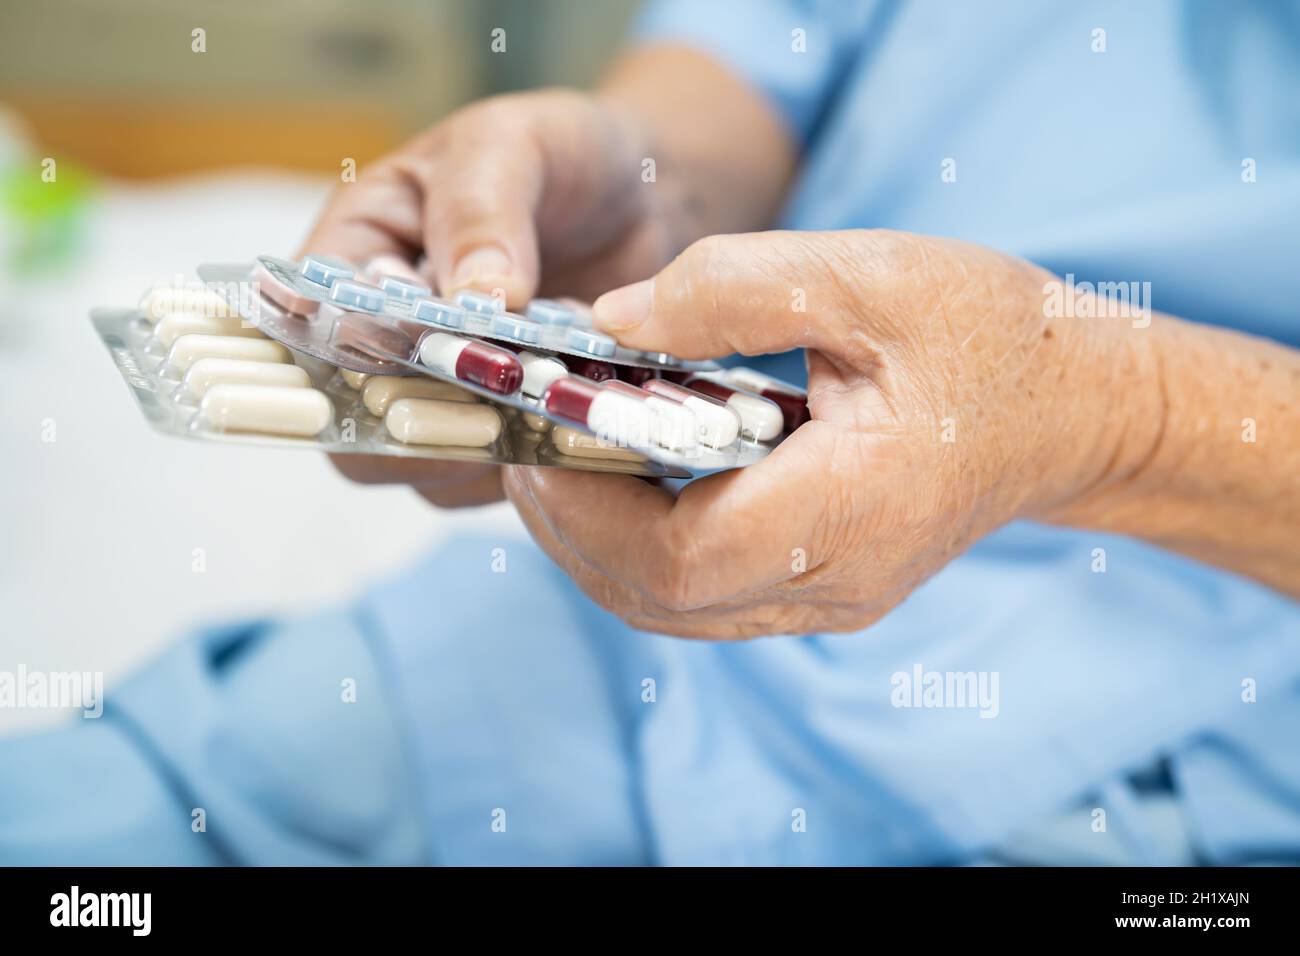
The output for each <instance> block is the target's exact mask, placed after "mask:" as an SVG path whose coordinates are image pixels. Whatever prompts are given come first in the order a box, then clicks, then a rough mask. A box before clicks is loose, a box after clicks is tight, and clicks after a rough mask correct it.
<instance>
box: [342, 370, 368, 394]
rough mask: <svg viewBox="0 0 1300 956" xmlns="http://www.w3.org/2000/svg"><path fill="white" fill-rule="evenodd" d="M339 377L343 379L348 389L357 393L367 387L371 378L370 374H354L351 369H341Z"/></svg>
mask: <svg viewBox="0 0 1300 956" xmlns="http://www.w3.org/2000/svg"><path fill="white" fill-rule="evenodd" d="M339 375H341V376H342V377H343V381H344V383H346V385H347V387H348V388H350V389H353V390H354V391H357V392H359V391H361V390H362V389H363V388H365V387H366V380H367V379H369V378H370V373H369V372H354V371H352V369H350V368H341V369H339Z"/></svg>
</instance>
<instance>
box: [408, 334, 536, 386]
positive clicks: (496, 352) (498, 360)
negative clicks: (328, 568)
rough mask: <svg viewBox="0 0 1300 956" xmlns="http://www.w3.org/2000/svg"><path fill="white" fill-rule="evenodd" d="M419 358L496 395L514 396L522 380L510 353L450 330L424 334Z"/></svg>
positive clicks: (432, 366)
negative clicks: (452, 332) (462, 336)
mask: <svg viewBox="0 0 1300 956" xmlns="http://www.w3.org/2000/svg"><path fill="white" fill-rule="evenodd" d="M420 361H421V363H423V364H424V365H427V366H428V367H429V368H432V369H437V370H438V371H439V372H442V373H443V374H444V375H451V376H453V377H454V378H457V379H459V380H460V381H462V382H469V383H471V384H473V385H479V386H481V387H483V388H486V389H488V390H489V391H492V392H496V393H497V394H498V395H513V394H514V393H515V392H517V391H519V386H520V385H522V384H523V381H524V368H523V366H522V365H520V364H519V359H517V358H516V357H515V356H514V354H513V353H511V352H507V351H506V350H505V349H499V348H497V347H496V346H495V345H488V344H487V343H485V342H479V341H476V340H474V339H466V338H461V337H460V336H459V335H452V334H450V333H449V332H430V333H429V334H428V335H426V336H425V337H424V338H423V339H422V340H421V341H420Z"/></svg>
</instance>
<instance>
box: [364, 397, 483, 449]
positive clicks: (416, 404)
mask: <svg viewBox="0 0 1300 956" xmlns="http://www.w3.org/2000/svg"><path fill="white" fill-rule="evenodd" d="M384 427H385V428H387V429H388V434H390V435H392V436H393V437H394V438H395V439H397V440H398V441H400V442H402V443H403V444H406V445H451V446H458V447H465V448H483V447H486V446H487V445H491V444H492V443H493V442H494V441H496V440H497V439H498V438H500V437H501V428H502V422H501V415H500V413H499V412H497V410H496V409H495V408H493V407H492V406H490V405H480V404H478V403H474V404H468V403H466V402H445V401H437V400H434V399H427V398H402V399H398V400H397V401H395V402H393V404H392V405H390V406H389V408H388V414H387V415H385V416H384Z"/></svg>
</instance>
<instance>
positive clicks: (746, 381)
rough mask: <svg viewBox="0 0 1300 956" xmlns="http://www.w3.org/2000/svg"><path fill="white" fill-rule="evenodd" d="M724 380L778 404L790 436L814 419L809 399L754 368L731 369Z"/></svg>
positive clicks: (724, 376) (723, 376) (723, 375)
mask: <svg viewBox="0 0 1300 956" xmlns="http://www.w3.org/2000/svg"><path fill="white" fill-rule="evenodd" d="M722 378H723V380H724V381H725V382H726V383H727V384H728V385H732V386H734V387H736V388H743V389H744V390H745V391H747V392H753V393H754V394H755V395H761V396H763V397H764V398H766V399H768V400H769V401H772V402H776V404H777V405H778V406H780V408H781V414H782V415H783V416H784V417H785V430H786V433H787V434H788V433H789V432H792V431H794V430H795V429H796V428H798V427H799V426H800V425H802V424H803V423H804V422H806V421H810V420H811V419H812V415H811V414H809V412H808V398H807V397H806V396H804V395H800V394H798V393H796V392H794V391H793V390H792V389H791V388H790V387H789V386H786V385H783V384H782V383H781V382H778V381H777V380H776V379H774V378H772V377H771V376H768V375H764V374H763V373H762V372H759V371H757V370H756V369H752V368H729V369H726V370H724V371H723V373H722Z"/></svg>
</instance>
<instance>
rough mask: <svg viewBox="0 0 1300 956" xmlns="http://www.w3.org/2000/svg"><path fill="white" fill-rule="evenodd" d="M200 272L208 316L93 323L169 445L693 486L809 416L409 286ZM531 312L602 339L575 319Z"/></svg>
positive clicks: (758, 393)
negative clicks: (295, 450)
mask: <svg viewBox="0 0 1300 956" xmlns="http://www.w3.org/2000/svg"><path fill="white" fill-rule="evenodd" d="M199 273H200V276H201V278H202V279H203V280H204V282H205V286H204V287H203V289H201V290H200V291H199V292H197V293H196V294H195V298H196V301H197V300H201V301H198V302H197V305H196V303H195V302H183V301H180V300H179V299H178V297H177V296H176V295H174V294H172V292H173V290H169V289H166V288H164V289H162V290H159V291H158V292H155V293H153V294H151V295H150V296H148V297H147V298H146V299H145V300H142V303H141V306H140V307H139V308H137V309H135V310H120V309H119V310H113V309H98V310H95V312H93V313H92V321H93V323H94V325H95V328H96V330H97V331H98V332H99V334H100V337H101V338H102V339H103V341H104V343H105V345H106V346H107V347H108V349H109V351H110V354H111V355H112V356H113V358H114V360H115V362H116V364H117V366H118V368H119V371H121V373H122V375H123V377H124V378H125V379H126V381H127V383H128V385H129V386H130V387H131V389H132V391H133V393H134V394H135V396H136V399H137V402H138V403H139V405H140V407H141V409H142V411H143V412H144V414H145V416H146V418H148V420H149V421H150V422H151V423H152V424H153V425H154V426H155V427H157V428H159V429H160V430H162V431H164V432H167V433H170V434H184V435H187V436H190V437H195V438H205V439H213V440H223V441H252V442H256V443H260V444H290V445H295V446H300V447H315V448H318V449H320V450H324V451H329V452H334V453H343V454H348V453H359V454H379V455H399V456H408V457H424V458H444V459H451V460H462V461H480V462H490V463H501V464H505V463H519V464H537V465H551V466H556V467H567V468H577V469H582V470H591V471H609V472H618V473H626V474H637V475H647V476H662V477H679V478H686V477H692V476H695V475H700V474H706V473H709V472H713V471H718V470H724V469H728V468H737V467H745V466H746V465H749V464H752V463H754V462H756V461H759V460H761V459H762V458H763V457H764V456H765V455H767V454H768V453H769V452H770V450H771V449H772V448H773V447H775V445H776V444H777V443H779V441H780V440H781V439H782V437H784V435H785V434H787V433H788V431H790V430H792V428H793V427H797V426H798V424H799V423H801V421H802V420H804V418H805V417H806V408H805V406H804V396H803V394H802V392H800V391H799V390H798V389H795V388H793V387H791V386H789V385H786V384H784V383H781V382H777V381H775V380H773V379H771V378H768V377H767V376H764V375H762V374H761V373H758V372H754V371H752V370H746V369H722V368H720V367H719V366H717V365H716V364H715V363H703V362H681V361H678V360H676V359H674V358H672V357H671V356H647V355H646V354H645V353H635V355H633V354H632V353H633V352H634V350H629V349H621V347H619V349H621V351H616V353H615V355H614V356H611V357H608V360H607V359H606V358H604V357H598V356H596V355H592V354H589V353H585V352H583V351H582V350H580V349H576V348H572V347H570V348H566V349H563V350H561V349H555V348H549V347H545V346H543V344H542V343H543V342H545V343H546V344H547V346H553V345H556V344H557V343H559V342H560V341H561V339H560V335H559V334H558V333H557V332H554V331H553V332H551V333H547V334H546V336H540V335H538V336H534V334H533V333H534V332H535V328H534V327H533V326H528V325H525V326H524V327H523V328H524V330H525V331H524V332H522V333H520V332H519V331H518V330H517V329H507V328H506V325H503V324H502V322H501V321H500V320H501V319H503V318H505V319H507V320H511V321H513V320H516V319H520V318H521V317H519V316H513V315H512V314H510V313H503V312H500V311H498V310H495V308H493V310H492V312H491V313H490V314H489V312H488V311H486V309H487V306H485V305H484V303H482V302H478V303H476V302H474V301H473V300H472V298H465V297H462V300H461V304H457V303H451V302H446V301H444V300H441V299H437V298H435V297H433V296H431V295H429V294H428V293H429V290H428V289H427V288H424V287H422V286H420V285H418V284H417V283H412V282H409V281H407V280H404V279H396V278H391V277H378V283H377V284H370V283H367V282H361V281H359V280H357V279H356V278H355V275H354V271H353V269H352V268H351V266H349V265H348V264H347V263H342V262H340V261H338V260H330V259H326V258H325V257H309V258H308V259H307V260H305V261H304V263H303V264H302V265H301V266H299V265H298V264H296V263H291V262H286V261H285V260H278V259H272V258H270V257H263V258H262V259H260V260H259V262H258V263H257V264H256V265H255V266H253V267H247V266H229V265H211V266H203V267H201V268H200V270H199ZM308 274H309V275H312V276H313V277H314V279H316V280H319V281H314V280H313V279H308V278H307V277H306V275H308ZM326 282H328V283H329V284H328V285H326V284H325V283H326ZM311 285H316V286H317V287H318V289H319V290H320V291H315V290H313V289H311V288H309V286H311ZM160 303H161V305H160ZM475 305H480V306H483V307H484V309H485V311H483V312H475V311H474V309H473V307H474V306H475ZM528 311H529V312H530V313H532V314H534V315H542V316H545V317H546V319H547V321H548V322H549V323H550V324H551V327H553V328H555V329H563V328H567V329H569V330H570V331H572V330H573V329H575V328H577V329H588V330H589V317H585V316H584V315H583V307H582V306H581V305H579V304H577V303H568V302H553V301H549V300H535V301H534V302H533V303H530V305H529V309H528ZM532 321H540V320H532ZM493 323H495V326H494V325H493ZM493 327H495V329H496V330H497V331H496V332H495V333H492V332H491V331H490V330H491V328H493ZM484 329H487V330H488V331H484ZM471 330H472V331H471ZM589 331H592V332H593V333H594V334H596V335H601V334H603V333H595V332H594V330H589ZM507 333H508V334H507ZM520 338H522V339H524V341H519V339H520ZM533 338H536V339H537V341H536V342H533V341H530V340H531V339H533ZM512 339H513V340H512ZM564 341H566V342H567V341H570V340H569V339H568V338H567V335H566V337H565V339H564ZM615 359H627V360H629V361H628V362H626V363H624V362H620V361H616V360H615Z"/></svg>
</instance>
